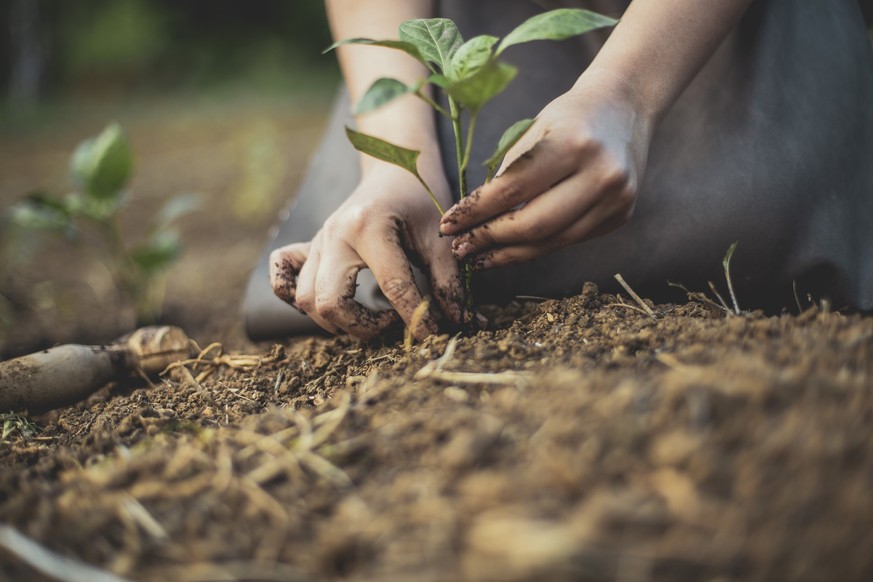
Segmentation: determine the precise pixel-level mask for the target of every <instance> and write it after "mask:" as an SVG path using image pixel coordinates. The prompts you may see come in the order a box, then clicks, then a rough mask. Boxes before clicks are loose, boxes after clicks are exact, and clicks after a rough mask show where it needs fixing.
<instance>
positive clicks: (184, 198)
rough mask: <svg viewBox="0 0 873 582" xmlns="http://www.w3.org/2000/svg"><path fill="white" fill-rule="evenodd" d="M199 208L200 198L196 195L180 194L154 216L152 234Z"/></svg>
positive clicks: (166, 203) (168, 201) (167, 202)
mask: <svg viewBox="0 0 873 582" xmlns="http://www.w3.org/2000/svg"><path fill="white" fill-rule="evenodd" d="M199 207H200V197H199V196H198V195H197V194H180V195H179V196H174V197H173V198H170V199H169V200H167V201H166V202H165V203H164V205H163V206H162V207H161V209H160V210H159V211H158V214H157V216H155V220H154V226H153V228H152V230H153V232H159V231H162V230H164V229H166V228H167V227H169V226H170V225H171V224H173V223H174V222H175V221H177V220H179V219H180V218H182V217H183V216H185V215H186V214H190V213H191V212H194V211H195V210H197V209H198V208H199Z"/></svg>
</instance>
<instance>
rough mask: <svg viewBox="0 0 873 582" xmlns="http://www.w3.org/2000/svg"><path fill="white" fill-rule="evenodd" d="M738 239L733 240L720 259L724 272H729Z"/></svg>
mask: <svg viewBox="0 0 873 582" xmlns="http://www.w3.org/2000/svg"><path fill="white" fill-rule="evenodd" d="M739 243H740V241H734V243H733V244H732V245H731V246H729V247H728V250H727V252H726V253H725V254H724V258H722V260H721V266H722V267H724V270H725V272H726V273H729V272H730V268H731V259H732V258H733V256H734V251H736V250H737V245H738V244H739Z"/></svg>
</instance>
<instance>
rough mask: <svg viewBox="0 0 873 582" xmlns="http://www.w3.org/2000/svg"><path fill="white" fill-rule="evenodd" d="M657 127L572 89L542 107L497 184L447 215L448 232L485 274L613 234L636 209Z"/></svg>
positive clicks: (456, 248) (614, 103)
mask: <svg viewBox="0 0 873 582" xmlns="http://www.w3.org/2000/svg"><path fill="white" fill-rule="evenodd" d="M650 127H651V123H650V122H649V121H648V120H646V119H644V118H643V117H642V116H640V115H637V113H636V112H635V111H634V110H633V108H632V107H631V106H630V105H629V104H627V103H625V102H623V101H621V100H619V99H615V98H611V97H610V94H609V92H608V91H606V90H604V89H603V88H600V87H597V86H596V85H586V86H585V87H584V88H575V87H574V89H572V90H571V91H570V92H568V93H565V94H564V95H562V96H561V97H559V98H558V99H556V100H555V101H553V102H552V103H550V104H549V105H548V106H546V108H545V109H543V111H542V112H541V113H540V115H539V116H537V119H536V122H535V123H534V125H533V126H532V127H531V129H530V130H529V131H528V133H527V135H525V136H524V137H523V138H522V139H521V140H520V141H519V143H518V144H516V145H515V146H514V147H513V148H512V149H511V150H510V152H509V153H508V154H507V156H506V160H505V161H504V163H503V167H502V168H501V170H500V171H499V172H498V176H497V177H496V178H495V179H494V180H492V181H491V182H490V183H488V184H485V185H484V186H482V187H481V188H479V189H477V190H476V191H475V192H473V193H472V194H471V195H470V196H469V197H467V198H466V199H464V200H463V201H461V202H460V203H458V204H456V205H455V206H453V207H452V208H450V209H449V210H448V211H447V212H446V215H445V216H444V217H443V220H442V221H441V223H440V231H441V232H442V233H443V234H446V235H456V236H455V239H454V241H453V244H452V252H453V253H454V254H455V256H456V257H457V258H459V259H461V258H464V257H471V258H472V262H473V265H474V268H477V269H480V270H481V269H488V268H491V267H499V266H503V265H509V264H513V263H520V262H524V261H529V260H532V259H535V258H537V257H539V256H541V255H544V254H547V253H550V252H553V251H556V250H558V249H560V248H562V247H565V246H567V245H570V244H573V243H576V242H580V241H583V240H586V239H589V238H592V237H596V236H600V235H603V234H606V233H608V232H610V231H611V230H614V229H615V228H617V227H618V226H620V225H622V224H624V223H625V222H627V221H628V220H629V219H630V217H631V214H632V213H633V209H634V204H635V202H636V190H637V185H638V184H639V181H640V179H641V177H642V173H643V170H644V167H645V160H646V155H647V152H648V146H649V133H650Z"/></svg>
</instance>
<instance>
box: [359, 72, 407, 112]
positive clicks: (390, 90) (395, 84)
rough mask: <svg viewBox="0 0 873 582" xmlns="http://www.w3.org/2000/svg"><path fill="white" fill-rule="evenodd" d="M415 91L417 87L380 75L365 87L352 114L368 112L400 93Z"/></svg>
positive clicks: (400, 94) (398, 95) (395, 97)
mask: <svg viewBox="0 0 873 582" xmlns="http://www.w3.org/2000/svg"><path fill="white" fill-rule="evenodd" d="M416 91H418V87H412V86H409V85H407V84H405V83H402V82H400V81H398V80H397V79H390V78H388V77H382V78H381V79H377V80H376V81H375V82H374V83H373V84H372V85H370V88H369V89H367V92H366V93H364V96H363V97H361V100H360V101H358V104H357V105H355V109H354V114H355V115H362V114H364V113H369V112H370V111H373V110H374V109H378V108H379V107H382V106H383V105H385V104H386V103H389V102H390V101H393V100H394V99H397V98H398V97H400V96H402V95H406V94H409V93H415V92H416Z"/></svg>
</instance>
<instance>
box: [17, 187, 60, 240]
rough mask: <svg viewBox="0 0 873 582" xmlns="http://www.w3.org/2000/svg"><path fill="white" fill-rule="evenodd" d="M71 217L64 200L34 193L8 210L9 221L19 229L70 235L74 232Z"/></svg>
mask: <svg viewBox="0 0 873 582" xmlns="http://www.w3.org/2000/svg"><path fill="white" fill-rule="evenodd" d="M72 215H73V212H72V211H71V209H70V207H69V206H68V204H67V203H66V202H65V200H63V199H61V198H56V197H54V196H51V195H49V194H44V193H42V192H35V193H33V194H30V195H29V196H28V197H27V198H26V199H25V200H23V201H22V202H19V203H18V204H16V205H15V206H13V207H12V208H10V212H9V219H10V221H11V222H12V224H14V225H16V226H18V227H19V228H23V229H34V230H49V231H56V232H62V233H64V234H67V235H70V234H72V233H73V232H74V231H75V225H74V224H73V216H72Z"/></svg>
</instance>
